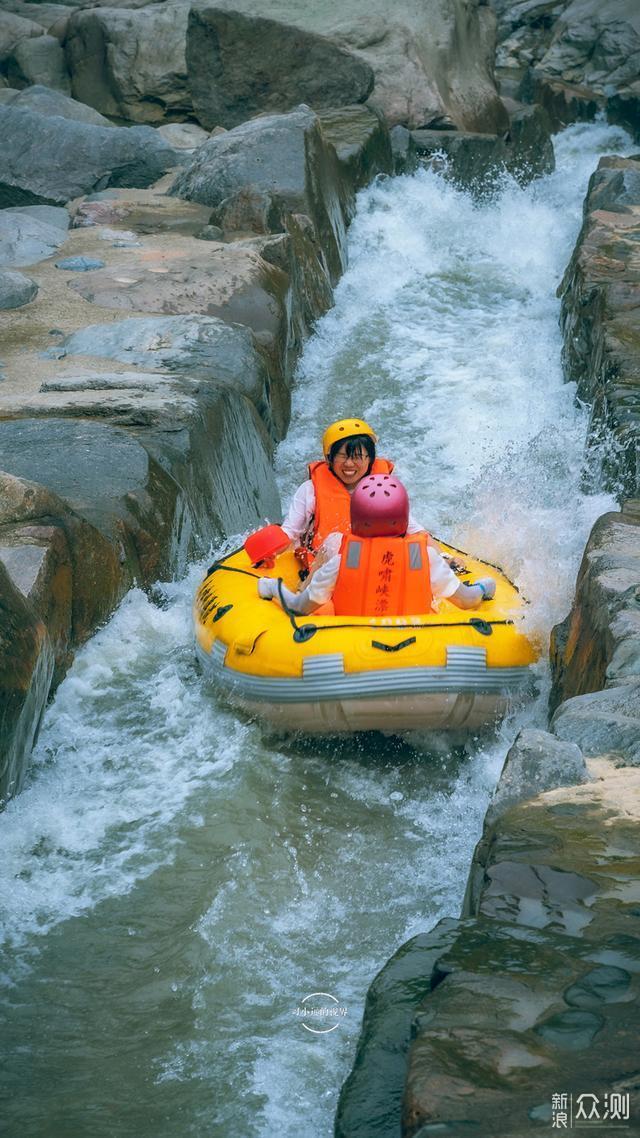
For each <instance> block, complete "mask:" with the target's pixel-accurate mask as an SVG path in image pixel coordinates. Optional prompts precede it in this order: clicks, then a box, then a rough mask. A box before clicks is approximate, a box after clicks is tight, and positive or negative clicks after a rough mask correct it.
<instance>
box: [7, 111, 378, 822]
mask: <svg viewBox="0 0 640 1138" xmlns="http://www.w3.org/2000/svg"><path fill="white" fill-rule="evenodd" d="M60 97H61V98H63V99H64V98H66V97H65V96H60ZM67 102H68V103H73V100H68V101H67ZM65 106H66V104H65ZM71 110H73V107H72V108H71ZM0 114H2V115H4V116H5V118H7V120H8V121H10V123H11V125H12V131H13V132H14V134H15V137H16V140H17V139H18V138H19V133H20V131H21V130H22V129H23V128H24V121H23V120H24V118H25V116H28V117H29V125H30V124H31V121H32V120H33V121H34V122H37V123H38V124H42V130H43V131H44V132H45V135H47V137H52V133H53V132H52V130H51V125H50V124H51V123H52V122H55V129H56V132H57V133H58V134H60V135H61V137H62V138H63V139H67V133H66V132H71V133H69V134H68V138H69V145H70V146H72V145H73V140H74V139H75V138H76V135H75V134H73V132H74V131H77V130H78V129H80V130H81V132H82V139H86V138H88V139H89V143H90V145H89V149H88V151H87V153H88V154H94V153H95V154H98V153H100V154H101V155H102V159H103V160H104V163H106V165H105V166H104V167H103V168H104V170H105V171H106V173H105V172H103V173H102V174H100V176H99V178H98V183H97V184H98V185H100V180H101V179H102V181H103V183H104V184H105V185H106V187H107V188H104V189H102V188H100V189H97V190H96V181H95V179H96V173H99V171H96V173H94V172H93V170H92V169H91V168H90V165H89V164H88V162H87V161H85V158H86V155H84V157H83V156H82V155H80V156H79V158H78V162H77V169H78V171H79V174H80V181H78V182H76V181H74V178H75V174H74V173H73V169H75V168H76V167H74V168H73V169H72V168H67V169H65V170H64V173H63V177H64V179H66V181H65V182H64V184H63V182H62V181H60V179H59V178H58V183H57V185H58V188H55V186H54V182H52V181H47V178H48V177H49V175H48V174H47V170H48V166H47V163H46V161H44V159H42V161H40V165H39V166H38V167H37V168H36V167H34V166H33V163H32V162H31V158H30V157H29V155H30V154H31V151H30V150H29V149H27V150H26V151H25V150H24V148H23V151H22V154H23V157H22V159H21V158H20V151H19V146H18V143H17V141H16V146H15V158H14V160H13V161H14V166H13V167H11V169H12V170H13V173H12V174H11V178H9V176H8V175H7V174H6V172H5V191H6V193H7V194H9V186H10V184H11V185H12V186H15V187H19V188H17V189H15V190H11V195H12V196H10V197H9V199H8V202H10V204H11V208H9V209H4V210H3V211H2V212H1V213H0V269H2V271H3V275H0V297H2V296H4V298H5V301H4V307H5V312H4V313H2V312H0V329H1V333H0V335H1V340H2V351H1V355H2V391H1V394H0V471H3V472H4V473H3V474H2V475H0V478H2V479H3V480H4V481H3V507H2V511H1V512H0V562H1V563H2V565H3V567H4V570H5V572H4V573H3V575H2V580H1V582H0V588H2V590H3V592H2V598H3V601H2V604H3V613H4V616H3V623H2V631H1V633H0V635H1V636H2V637H3V643H4V649H5V651H4V655H3V659H4V658H5V657H6V659H7V661H8V660H9V659H10V649H9V645H10V644H11V643H13V642H15V643H17V644H20V643H24V659H22V657H21V662H20V667H19V668H13V669H12V668H11V667H9V665H8V664H7V667H6V668H5V669H4V670H3V671H2V672H1V676H0V678H1V679H2V684H3V686H2V688H0V699H1V700H2V701H3V706H4V709H5V711H4V717H3V721H2V725H1V729H0V746H1V748H2V756H3V758H2V763H1V764H0V799H4V800H6V798H8V797H9V796H10V795H12V794H15V793H16V792H17V791H18V790H19V789H20V786H21V783H22V780H23V778H24V773H25V769H26V760H27V757H28V754H29V751H30V748H31V745H32V743H33V739H34V736H35V733H36V731H37V726H38V723H39V720H40V717H41V714H42V711H43V708H44V705H45V702H46V699H47V696H48V694H49V693H50V691H52V690H53V689H54V688H55V685H56V684H57V683H58V682H59V681H60V679H61V678H62V676H63V675H64V673H65V670H66V668H67V667H68V666H69V663H70V660H71V659H72V656H73V652H74V650H75V649H76V648H77V646H78V645H80V644H81V643H82V642H83V641H84V640H85V639H86V638H87V636H88V635H90V633H91V632H92V631H93V630H94V629H95V628H96V627H97V625H98V624H100V623H101V622H102V621H104V620H105V619H106V618H107V617H108V616H109V614H110V612H111V611H112V609H113V607H114V605H115V604H116V603H117V602H118V600H119V599H120V598H121V597H122V595H123V594H124V593H125V592H126V590H127V589H128V588H130V587H131V585H133V584H134V583H138V584H139V585H142V586H148V585H151V584H152V583H153V582H154V581H155V580H157V579H158V578H162V577H166V576H169V575H171V574H173V573H176V572H180V570H181V569H182V568H183V567H184V565H185V564H186V560H187V558H188V557H190V556H192V555H194V554H197V553H202V552H204V551H206V549H207V548H208V547H209V545H210V543H211V542H212V541H214V540H218V539H220V538H221V537H222V536H223V535H225V536H228V535H230V534H233V533H239V532H242V531H244V530H246V529H249V528H250V527H251V526H254V525H256V524H258V523H259V521H260V519H261V518H264V517H275V516H277V515H278V513H279V508H280V507H279V500H278V494H277V490H276V486H275V482H274V477H273V472H272V465H271V458H272V451H273V446H274V444H275V442H277V441H278V440H279V439H281V438H282V437H283V435H284V433H285V432H286V429H287V426H288V422H289V414H290V385H291V379H292V374H293V369H294V366H295V363H296V360H297V357H298V355H299V352H300V349H301V347H302V344H303V342H304V339H305V337H306V336H307V335H308V334H309V331H310V329H311V327H312V325H313V322H314V321H315V320H316V319H317V318H318V316H320V315H321V314H322V313H323V312H324V311H326V309H327V308H328V307H329V305H330V304H331V301H332V285H333V283H335V281H336V280H337V279H338V277H339V276H340V273H341V271H342V267H343V265H344V257H345V232H346V227H347V225H348V224H349V221H350V219H351V217H352V215H353V212H354V209H355V194H356V191H357V190H358V189H359V188H360V187H361V186H362V185H364V184H366V182H367V181H368V180H369V179H370V178H371V177H373V176H374V175H376V174H377V173H381V172H385V173H388V172H390V170H391V166H392V156H391V147H390V141H389V135H388V132H387V130H386V128H385V127H384V126H383V124H382V122H381V120H380V118H379V116H377V115H376V114H375V113H374V112H373V111H371V110H370V109H368V108H366V107H362V106H357V107H355V108H338V109H337V110H333V111H328V112H326V115H325V117H324V121H322V122H321V120H320V119H319V118H318V117H317V116H316V115H315V114H314V113H313V112H312V111H310V110H309V109H308V108H303V109H301V110H298V111H293V112H291V113H290V114H284V115H280V116H271V117H270V118H262V119H258V120H256V121H255V122H254V123H249V124H247V126H248V127H249V128H250V133H251V143H252V151H251V153H252V154H253V155H254V156H255V155H256V154H258V155H259V154H261V153H263V154H264V155H267V154H268V153H269V152H270V147H271V140H272V138H273V137H277V138H278V163H277V164H276V163H272V164H271V166H269V168H268V172H265V168H264V167H263V168H262V172H263V181H262V182H261V183H259V181H258V180H256V177H255V176H254V171H253V170H252V169H250V164H249V165H247V160H246V152H245V148H244V145H243V138H244V134H243V131H245V128H243V127H240V128H238V133H239V134H240V135H242V138H241V139H239V141H238V143H237V144H236V141H235V136H236V132H235V131H229V132H223V133H222V134H218V135H216V137H213V138H211V139H210V140H209V139H207V141H206V143H205V145H204V146H202V147H201V148H200V150H197V151H195V153H194V154H193V155H190V154H189V153H188V152H186V153H185V152H184V151H183V152H182V153H181V154H178V153H177V152H176V151H174V150H172V148H171V146H169V144H167V143H166V142H164V141H163V140H162V139H161V138H160V137H159V136H158V139H157V141H156V136H157V132H154V131H152V130H150V129H149V128H147V127H144V128H143V127H139V128H137V127H136V128H132V130H133V131H141V132H142V133H141V134H140V136H139V139H138V141H137V142H136V146H137V147H138V153H137V159H136V161H137V164H138V165H137V168H136V170H135V171H134V172H133V173H132V172H131V170H130V169H129V168H128V167H127V166H126V165H124V166H122V167H118V169H119V171H120V172H119V173H118V175H117V177H115V178H114V177H113V175H112V174H110V173H109V162H110V161H111V159H110V157H109V156H110V155H111V153H112V150H111V149H109V147H106V149H101V147H104V144H105V140H107V141H108V142H109V146H111V143H112V141H113V140H114V139H117V138H118V137H119V136H120V135H121V134H123V133H124V134H129V135H131V138H132V145H133V134H132V130H129V131H124V130H121V129H119V128H114V127H113V126H109V127H104V126H102V125H100V124H93V123H88V124H87V123H78V122H77V120H73V119H66V118H62V117H56V118H55V119H53V120H52V119H50V118H48V117H47V115H46V114H45V113H44V112H42V111H39V112H32V111H27V110H22V109H21V108H20V107H19V106H18V107H15V108H14V107H13V105H12V103H9V105H7V106H5V107H3V108H0ZM245 133H246V131H245ZM149 135H151V136H152V142H153V145H152V147H151V150H150V151H149V153H151V154H152V155H155V154H156V153H162V154H165V153H167V154H168V155H170V156H171V157H170V164H171V165H172V166H173V167H174V169H173V171H172V172H170V173H169V174H167V176H166V177H165V178H164V179H161V180H160V181H159V182H157V183H156V184H154V185H152V186H149V187H148V188H139V186H140V185H142V186H143V187H144V185H145V183H146V181H148V180H149V179H148V178H147V177H146V175H145V176H144V177H142V176H141V174H140V170H141V169H142V165H141V164H142V163H144V162H145V161H146V156H147V151H145V147H146V145H147V140H148V136H149ZM10 137H13V134H12V135H10ZM311 139H312V140H313V145H311V143H310V140H311ZM118 145H119V143H118ZM157 147H159V148H160V149H159V150H158V149H157ZM134 149H135V148H134ZM126 153H127V154H128V151H127V152H126ZM125 158H126V155H125ZM126 161H128V158H126ZM154 161H155V159H154ZM176 162H180V163H182V169H181V171H180V172H178V171H177V170H176V169H175V167H176ZM163 168H164V167H163V166H162V165H161V166H160V168H159V169H155V171H154V174H155V175H157V174H158V173H161V172H162V169H163ZM16 171H17V172H16ZM176 175H177V176H176ZM52 177H53V178H54V181H55V178H56V177H58V175H57V174H54V175H52ZM87 177H88V182H87V181H85V182H84V185H85V186H87V188H89V189H92V190H93V192H90V193H88V194H85V195H84V196H78V195H77V191H78V189H82V188H83V182H82V179H86V178H87ZM123 182H124V183H125V185H124V186H123V185H122V183H123ZM127 182H129V183H131V182H134V183H137V184H138V188H128V187H127V185H126V183H127ZM222 185H224V187H225V189H224V193H221V190H220V187H221V186H222ZM168 191H171V195H172V196H169V193H168ZM74 195H75V196H74ZM181 195H182V196H181ZM186 198H190V199H192V200H185V199H186ZM25 200H26V201H28V202H31V203H37V204H28V205H25V204H20V205H18V204H17V203H18V202H22V203H24V202H25ZM51 203H55V205H52V204H51ZM60 203H64V204H63V207H61V204H60ZM214 205H215V206H216V213H215V218H214V217H212V208H213V206H214ZM16 266H20V268H21V273H17V272H16V271H15V267H16ZM20 630H22V631H20ZM14 651H15V649H14V650H12V652H11V656H13V652H14Z"/></svg>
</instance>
